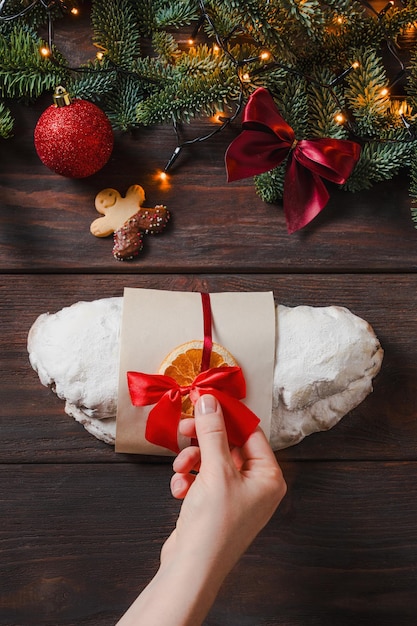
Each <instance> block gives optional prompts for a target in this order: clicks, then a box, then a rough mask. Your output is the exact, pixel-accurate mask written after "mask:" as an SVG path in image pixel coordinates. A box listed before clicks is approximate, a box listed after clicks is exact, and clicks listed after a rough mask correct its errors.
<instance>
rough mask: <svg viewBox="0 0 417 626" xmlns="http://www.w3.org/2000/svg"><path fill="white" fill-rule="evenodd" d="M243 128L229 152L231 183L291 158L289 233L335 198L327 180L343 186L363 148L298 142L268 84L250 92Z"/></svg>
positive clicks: (287, 206) (318, 141) (346, 143)
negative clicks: (330, 199)
mask: <svg viewBox="0 0 417 626" xmlns="http://www.w3.org/2000/svg"><path fill="white" fill-rule="evenodd" d="M242 127H243V131H242V133H241V134H240V135H239V136H238V137H236V139H235V140H234V141H232V143H231V144H230V146H229V148H228V149H227V152H226V157H225V158H226V169H227V178H228V181H229V182H231V181H235V180H240V179H241V178H248V177H249V176H255V175H257V174H262V173H263V172H267V171H269V170H271V169H273V168H275V167H277V166H278V165H279V164H280V163H282V162H283V161H284V160H285V159H286V158H288V161H287V168H286V173H285V179H284V194H283V206H284V212H285V218H286V222H287V228H288V232H289V233H293V232H295V231H296V230H299V229H300V228H303V227H304V226H306V225H307V224H308V223H309V222H311V220H313V219H314V218H315V217H316V215H318V213H320V211H321V210H322V209H323V208H324V207H325V206H326V204H327V202H328V200H329V197H330V196H329V192H328V191H327V188H326V185H325V184H324V182H323V180H322V178H325V179H326V180H329V181H330V182H333V183H336V184H338V185H342V184H343V183H345V182H346V181H347V179H348V178H349V176H350V174H351V173H352V170H353V168H354V166H355V164H356V163H357V161H358V159H359V156H360V146H359V144H357V143H355V142H353V141H347V140H343V139H331V138H329V139H311V140H305V139H303V140H300V141H297V139H296V137H295V134H294V131H293V129H292V128H291V126H289V125H288V124H287V123H286V122H285V120H284V119H283V118H282V117H281V115H280V114H279V112H278V110H277V108H276V106H275V102H274V100H273V98H272V96H271V94H270V93H269V91H268V90H267V89H264V88H263V87H260V88H259V89H257V90H256V91H254V92H253V93H252V95H251V96H250V98H249V101H248V104H247V105H246V107H245V112H244V119H243V123H242Z"/></svg>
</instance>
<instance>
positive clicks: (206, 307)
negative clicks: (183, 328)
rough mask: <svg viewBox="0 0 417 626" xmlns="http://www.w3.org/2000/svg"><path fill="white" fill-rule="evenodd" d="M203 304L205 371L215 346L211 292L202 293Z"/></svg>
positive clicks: (203, 357) (203, 369) (202, 358)
mask: <svg viewBox="0 0 417 626" xmlns="http://www.w3.org/2000/svg"><path fill="white" fill-rule="evenodd" d="M201 304H202V307H203V332H204V341H203V355H202V357H201V370H200V371H201V372H205V371H206V370H208V368H209V367H210V357H211V349H212V347H213V339H212V335H211V327H212V318H211V303H210V294H208V293H204V292H203V293H201Z"/></svg>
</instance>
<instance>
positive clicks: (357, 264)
mask: <svg viewBox="0 0 417 626" xmlns="http://www.w3.org/2000/svg"><path fill="white" fill-rule="evenodd" d="M46 106H49V100H48V99H46V98H43V99H42V100H39V101H38V102H37V103H35V104H34V105H33V106H32V107H30V108H24V107H23V106H20V107H18V108H17V107H15V109H16V115H17V126H16V131H15V137H14V139H13V140H11V141H2V142H0V163H1V168H0V206H1V211H0V266H1V269H2V271H7V272H13V273H15V272H23V271H29V272H34V271H37V272H42V271H46V272H51V271H53V272H65V271H83V272H98V271H105V272H111V273H120V272H123V273H124V272H126V273H134V274H136V273H142V272H164V273H166V272H172V273H184V272H207V271H208V272H223V271H225V270H226V271H233V272H236V273H238V272H265V271H268V272H269V271H270V272H312V271H319V272H328V271H332V272H346V271H364V270H365V271H378V272H379V271H384V270H387V271H390V272H392V271H406V272H408V271H416V269H417V246H416V237H415V228H414V226H413V223H412V221H411V217H410V198H409V195H408V180H407V178H406V177H401V176H398V177H397V178H396V179H395V180H394V181H393V182H385V183H381V184H380V185H378V187H377V192H376V190H375V188H372V189H370V190H367V191H364V192H360V193H356V194H351V193H346V192H343V191H339V190H337V189H334V188H331V199H330V201H329V203H328V205H327V207H326V208H325V209H324V210H323V212H322V213H321V214H320V215H319V216H318V217H317V219H316V220H314V222H313V223H311V225H309V226H308V227H306V228H305V229H303V231H301V232H298V233H294V234H293V235H288V234H287V231H286V226H285V220H284V214H283V210H282V207H281V206H280V205H278V204H277V205H270V204H266V203H264V202H263V201H262V200H261V199H260V198H259V197H258V196H257V195H256V193H255V190H254V187H253V184H252V180H251V179H248V180H244V181H242V182H236V183H230V184H228V183H226V175H225V168H224V153H225V150H226V148H227V146H228V144H229V143H230V141H231V140H232V139H233V137H235V136H236V135H237V134H238V132H239V126H238V125H237V126H236V127H234V128H233V129H227V130H226V131H225V132H224V134H221V135H220V136H219V135H217V136H216V137H215V138H214V139H212V140H211V141H210V142H207V143H203V144H199V147H198V148H195V147H194V148H193V149H190V151H189V153H187V154H186V155H185V156H184V157H183V158H181V160H180V161H179V162H178V164H176V168H175V170H173V171H172V173H171V174H170V183H169V185H165V186H163V187H162V188H161V185H160V184H159V182H158V181H156V180H155V173H156V172H157V170H160V169H161V168H163V167H164V166H165V164H166V161H167V160H168V158H169V157H170V155H171V152H172V151H173V150H174V148H175V145H176V143H175V141H174V135H173V131H172V129H171V128H152V129H149V128H143V129H141V130H140V131H138V132H137V133H135V134H134V135H133V136H132V135H117V136H116V140H115V148H114V152H113V155H112V157H111V160H110V162H109V163H108V164H107V165H106V166H105V167H104V168H103V169H102V170H101V171H100V172H98V173H97V174H95V175H94V176H91V177H89V178H86V179H78V180H75V179H68V178H64V177H62V176H58V175H56V174H54V173H52V172H51V171H50V170H48V169H47V168H46V167H45V166H44V165H43V164H42V163H41V162H40V160H39V158H38V157H37V155H36V152H35V149H34V146H33V129H34V127H35V124H36V122H37V119H38V117H39V116H40V114H41V112H42V111H43V110H44V108H46ZM206 131H207V124H205V125H203V124H201V123H197V122H196V123H194V125H193V128H192V129H191V128H186V129H185V133H186V136H187V137H188V136H194V134H196V135H199V134H201V133H202V132H206ZM133 184H140V185H142V186H143V187H144V189H145V192H146V196H147V201H146V203H145V206H151V207H152V206H155V204H165V205H166V206H167V207H168V208H169V209H170V211H171V213H172V222H171V223H170V225H169V226H168V228H167V230H166V231H165V232H164V233H163V234H161V235H156V236H154V237H149V236H148V237H145V244H144V250H143V252H142V253H141V254H140V255H139V257H138V258H137V259H136V260H134V261H131V262H124V263H122V262H120V261H116V260H115V259H114V258H113V256H112V247H113V245H112V238H111V237H110V238H97V237H94V236H93V235H91V233H90V230H89V229H90V224H91V222H92V221H93V220H94V219H96V218H97V217H99V214H98V213H97V212H96V210H95V208H94V198H95V196H96V195H97V193H98V192H99V191H101V190H102V189H104V188H107V187H112V188H114V189H117V190H118V191H119V192H120V193H121V194H122V195H124V194H125V193H126V191H127V189H128V187H130V185H133Z"/></svg>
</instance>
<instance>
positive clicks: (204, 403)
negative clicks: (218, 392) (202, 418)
mask: <svg viewBox="0 0 417 626" xmlns="http://www.w3.org/2000/svg"><path fill="white" fill-rule="evenodd" d="M197 404H198V410H199V411H200V413H201V414H202V415H209V414H210V413H215V412H216V411H217V400H216V398H215V397H214V396H211V395H209V394H205V395H204V396H200V397H199V399H198V402H197Z"/></svg>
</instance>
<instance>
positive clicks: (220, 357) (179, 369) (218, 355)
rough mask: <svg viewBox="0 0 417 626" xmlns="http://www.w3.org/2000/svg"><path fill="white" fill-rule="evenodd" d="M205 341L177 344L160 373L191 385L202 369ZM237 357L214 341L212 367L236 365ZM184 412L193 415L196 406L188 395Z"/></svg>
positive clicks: (211, 357)
mask: <svg viewBox="0 0 417 626" xmlns="http://www.w3.org/2000/svg"><path fill="white" fill-rule="evenodd" d="M202 355H203V342H202V341H199V340H197V339H196V340H194V341H187V342H186V343H183V344H181V345H180V346H177V347H176V348H174V350H172V352H170V353H169V354H168V356H166V357H165V359H164V360H163V361H162V363H161V365H160V367H159V374H164V375H165V376H171V378H173V379H174V380H176V381H177V383H178V384H179V385H181V386H182V387H186V386H187V385H191V383H192V382H193V380H194V378H195V377H196V376H198V374H199V373H200V370H201V357H202ZM236 365H237V362H236V359H235V358H234V356H233V355H232V354H230V352H229V351H228V350H226V348H224V347H223V346H222V345H220V344H219V343H213V347H212V351H211V355H210V367H225V366H236ZM182 412H183V413H185V414H187V415H193V412H194V407H193V404H192V402H191V400H190V397H189V396H188V395H186V396H184V398H183V401H182Z"/></svg>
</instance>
